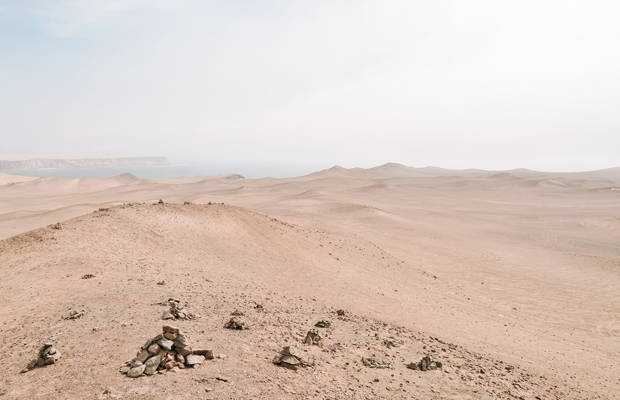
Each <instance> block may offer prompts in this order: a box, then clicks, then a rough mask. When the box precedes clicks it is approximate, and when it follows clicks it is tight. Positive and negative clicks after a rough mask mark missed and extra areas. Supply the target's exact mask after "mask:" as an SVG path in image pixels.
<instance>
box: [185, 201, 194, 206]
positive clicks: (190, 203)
mask: <svg viewBox="0 0 620 400" xmlns="http://www.w3.org/2000/svg"><path fill="white" fill-rule="evenodd" d="M183 204H184V205H186V206H191V205H193V204H194V203H192V202H191V201H186V202H184V203H183Z"/></svg>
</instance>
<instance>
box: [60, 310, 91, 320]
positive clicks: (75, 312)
mask: <svg viewBox="0 0 620 400" xmlns="http://www.w3.org/2000/svg"><path fill="white" fill-rule="evenodd" d="M84 314H86V311H85V310H81V311H78V310H73V311H71V312H70V313H69V315H67V316H65V317H62V319H78V318H82V316H83V315H84Z"/></svg>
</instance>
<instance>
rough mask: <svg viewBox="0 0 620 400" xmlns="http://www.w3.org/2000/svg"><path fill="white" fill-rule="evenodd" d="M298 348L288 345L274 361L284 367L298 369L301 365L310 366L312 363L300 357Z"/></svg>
mask: <svg viewBox="0 0 620 400" xmlns="http://www.w3.org/2000/svg"><path fill="white" fill-rule="evenodd" d="M296 354H297V351H296V349H293V348H292V347H291V346H286V347H284V348H283V349H282V351H281V352H280V353H279V354H278V355H277V356H276V357H275V358H274V359H273V363H274V364H276V365H279V366H281V367H284V368H288V369H292V370H293V371H296V370H297V369H299V367H309V366H311V364H310V363H308V362H306V361H304V360H302V359H301V357H299V356H298V355H296Z"/></svg>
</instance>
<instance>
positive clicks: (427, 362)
mask: <svg viewBox="0 0 620 400" xmlns="http://www.w3.org/2000/svg"><path fill="white" fill-rule="evenodd" d="M441 367H442V363H441V362H440V361H432V360H431V358H430V357H429V356H426V357H424V358H422V360H421V361H420V362H415V361H412V362H410V363H409V364H407V368H409V369H414V370H420V371H432V370H435V369H438V368H441Z"/></svg>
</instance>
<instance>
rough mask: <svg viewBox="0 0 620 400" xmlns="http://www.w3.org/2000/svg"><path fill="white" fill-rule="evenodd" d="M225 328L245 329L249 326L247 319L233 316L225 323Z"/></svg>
mask: <svg viewBox="0 0 620 400" xmlns="http://www.w3.org/2000/svg"><path fill="white" fill-rule="evenodd" d="M224 328H227V329H236V330H243V329H248V326H247V324H246V322H245V320H243V319H241V318H240V317H233V318H231V319H230V321H228V322H227V323H226V325H224Z"/></svg>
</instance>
